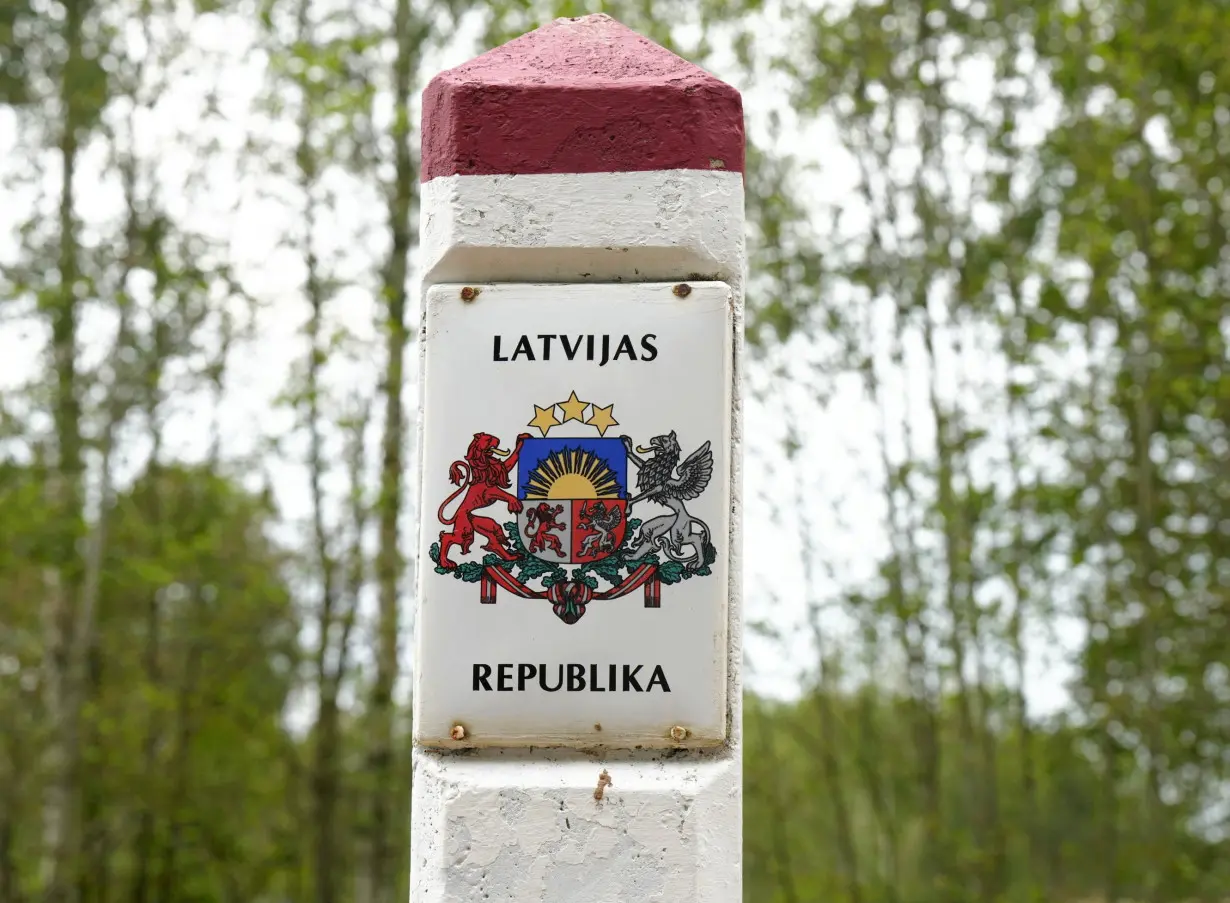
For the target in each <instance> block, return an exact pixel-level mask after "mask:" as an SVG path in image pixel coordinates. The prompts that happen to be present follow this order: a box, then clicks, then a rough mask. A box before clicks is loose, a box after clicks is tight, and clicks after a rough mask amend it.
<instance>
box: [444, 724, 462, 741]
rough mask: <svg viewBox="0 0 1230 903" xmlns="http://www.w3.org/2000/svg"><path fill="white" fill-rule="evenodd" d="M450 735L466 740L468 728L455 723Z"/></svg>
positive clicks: (455, 738) (456, 738)
mask: <svg viewBox="0 0 1230 903" xmlns="http://www.w3.org/2000/svg"><path fill="white" fill-rule="evenodd" d="M448 735H449V736H450V737H452V738H453V739H454V740H464V739H465V738H466V729H465V728H464V727H462V726H461V725H460V724H454V725H453V729H452V730H451V731H449V732H448Z"/></svg>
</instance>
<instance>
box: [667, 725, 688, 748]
mask: <svg viewBox="0 0 1230 903" xmlns="http://www.w3.org/2000/svg"><path fill="white" fill-rule="evenodd" d="M671 739H672V740H674V741H675V742H676V743H682V742H683V741H684V740H686V739H688V729H687V728H686V727H680V726H679V725H677V724H676V725H675V726H674V727H672V728H671Z"/></svg>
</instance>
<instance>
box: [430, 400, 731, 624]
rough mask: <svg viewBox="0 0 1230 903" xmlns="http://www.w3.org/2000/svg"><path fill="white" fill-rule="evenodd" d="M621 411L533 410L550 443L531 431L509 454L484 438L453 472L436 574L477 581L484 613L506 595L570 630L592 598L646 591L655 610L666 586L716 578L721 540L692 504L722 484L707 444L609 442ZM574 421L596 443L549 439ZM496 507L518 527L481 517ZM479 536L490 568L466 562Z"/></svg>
mask: <svg viewBox="0 0 1230 903" xmlns="http://www.w3.org/2000/svg"><path fill="white" fill-rule="evenodd" d="M613 411H614V405H608V406H606V407H599V406H598V405H597V404H593V403H590V402H586V401H581V400H580V399H579V398H578V397H577V394H576V392H573V393H571V395H570V396H569V398H568V400H567V401H561V402H556V403H555V404H551V405H547V406H545V407H539V406H538V405H534V419H533V420H531V421H530V422H529V424H528V426H530V427H531V428H534V429H537V430H538V431H539V432H540V434H541V435H540V436H537V437H536V436H534V435H533V434H531V433H526V432H523V433H521V434H519V435H518V436H517V438H516V442H515V444H514V445H513V447H512V449H511V450H508V449H503V448H501V447H500V440H499V439H498V438H497V437H496V436H494V435H492V434H491V433H485V432H478V433H475V434H474V437H473V439H472V440H471V441H470V446H469V448H468V449H467V450H466V454H465V458H464V459H462V460H457V461H454V462H453V463H452V465H451V466H450V467H449V474H448V475H449V480H450V481H451V482H452V483H453V484H454V485H455V486H456V487H457V488H456V490H454V491H453V493H452V494H451V495H449V496H448V497H447V498H446V499H445V500H444V501H443V502H442V503H441V504H440V508H439V511H438V513H437V516H438V518H439V520H440V523H441V524H442V525H443V526H444V527H445V528H446V529H444V530H442V531H441V532H440V540H439V542H436V543H433V544H432V546H431V550H430V554H431V560H432V561H433V562H434V563H435V566H436V567H435V570H436V573H438V574H443V575H450V574H451V575H452V576H453V577H454V578H455V579H459V580H463V581H465V582H467V583H478V584H479V600H480V601H481V602H483V603H484V604H494V603H495V601H496V596H497V593H498V591H499V590H500V589H504V590H505V591H506V592H510V593H512V594H513V595H515V596H519V597H521V598H524V599H546V600H548V601H550V602H551V604H552V608H553V610H554V611H555V614H556V615H557V616H558V617H559V618H560V619H561V620H562V621H563V622H564V623H565V624H575V623H576V622H577V621H579V620H580V619H581V616H582V615H584V614H585V607H586V606H587V605H588V604H589V603H590V602H592V601H594V600H604V599H617V598H619V597H621V596H626V595H628V594H630V593H634V592H636V591H637V590H642V591H643V594H644V601H645V607H646V608H658V607H660V605H661V602H662V585H663V584H667V585H670V584H674V583H678V582H679V581H681V580H690V579H692V578H693V577H705V576H709V575H710V573H711V571H710V565H711V564H713V562H714V561H715V560H716V558H717V551H716V549H715V547H714V544H713V537H712V536H711V535H710V532H709V527H708V525H707V524H706V523H705V522H704V521H703V520H701V519H700V518H698V517H696V516H695V515H693V514H692V513H690V512H689V511H688V509H687V507H686V504H685V503H686V502H689V501H692V500H693V499H696V498H698V497H699V496H700V495H701V494H702V493H703V492H704V491H705V489H706V487H707V486H708V485H709V482H710V480H711V479H712V477H713V451H712V449H711V448H710V447H709V442H708V441H706V442H704V443H703V444H702V445H701V446H700V447H699V448H697V449H696V450H695V451H693V452H692V453H691V454H690V455H688V456H687V457H683V455H682V448H681V446H680V444H679V438H678V436H677V435H676V433H675V431H673V430H672V431H671V432H669V433H666V434H664V435H660V436H654V437H653V438H651V439H650V440H649V443H648V445H644V446H642V445H636V444H634V443H633V441H632V439H631V437H629V436H626V435H620V436H618V437H613V436H612V437H608V436H607V435H606V434H607V432H608V431H609V430H610V429H611V428H612V427H615V426H618V425H619V422H618V421H617V420H615V418H614V416H613ZM586 412H588V416H586ZM561 413H562V414H563V419H562V420H561V419H560V417H559V415H560V414H561ZM572 420H575V421H578V422H579V423H580V424H582V425H584V426H588V427H591V428H592V429H593V431H594V432H596V433H597V435H596V436H594V435H592V434H591V435H588V436H579V437H567V438H565V437H560V436H555V437H551V436H549V435H548V434H549V433H550V431H551V429H552V428H553V427H557V426H561V425H562V424H564V423H567V422H568V421H572ZM630 468H635V471H636V472H635V486H634V485H633V480H632V478H631V476H630V474H629V470H630ZM514 489H515V492H516V494H515V495H514V494H513V491H512V490H514ZM492 506H498V507H497V508H496V509H494V510H493V511H492V512H491V513H495V511H498V510H499V508H506V509H507V511H508V512H509V515H510V516H511V515H515V519H512V520H508V521H506V522H504V523H500V522H498V521H497V520H496V519H495V518H494V517H492V516H491V513H484V512H487V511H488V509H492ZM475 538H481V540H482V546H481V548H480V552H479V553H475V554H476V555H477V554H481V555H482V557H481V560H473V558H471V560H460V559H459V558H458V557H457V556H461V557H462V558H464V557H465V556H470V555H471V546H472V544H473V542H474V540H475Z"/></svg>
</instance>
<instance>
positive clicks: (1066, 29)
mask: <svg viewBox="0 0 1230 903" xmlns="http://www.w3.org/2000/svg"><path fill="white" fill-rule="evenodd" d="M599 11H602V12H608V13H610V14H612V15H614V16H615V17H616V18H618V19H620V20H621V21H622V22H624V23H625V24H627V25H629V26H631V27H633V28H635V29H637V30H639V31H641V32H643V33H645V34H648V35H650V36H652V37H653V38H655V39H656V40H658V41H660V42H662V43H664V44H666V45H667V46H669V47H671V48H672V49H675V50H676V51H677V52H679V53H680V54H681V55H683V56H686V57H687V58H689V59H692V60H694V61H696V62H698V63H700V64H702V65H705V66H706V67H707V68H709V69H710V70H711V71H713V72H715V73H716V74H717V75H719V76H721V77H723V78H725V79H726V80H728V81H731V82H732V83H734V84H735V85H737V86H739V87H740V89H741V90H743V91H744V93H745V104H746V108H747V111H748V128H749V136H750V148H749V163H748V168H747V204H748V213H749V216H748V241H749V248H750V251H751V281H750V283H749V294H748V304H749V319H748V322H749V327H748V336H747V338H748V342H749V351H750V357H751V363H750V368H749V384H750V385H749V388H750V391H751V393H752V401H751V403H750V406H749V414H748V418H749V419H748V423H749V433H750V434H751V436H752V439H751V443H750V448H749V454H750V455H751V456H752V462H751V463H752V464H753V465H754V466H751V467H749V468H748V472H749V485H748V496H749V501H748V509H747V518H748V527H749V531H748V532H749V540H748V552H749V560H750V564H749V574H748V588H747V598H748V603H747V604H748V610H749V616H750V618H751V620H752V623H751V625H750V627H749V631H750V633H751V636H750V637H749V645H748V662H747V669H748V675H749V694H748V698H747V711H746V734H747V750H746V766H745V767H746V809H745V818H746V830H745V847H746V876H745V886H746V891H745V895H746V899H747V900H748V901H755V903H779V901H780V903H804V901H823V903H838V901H841V903H880V901H883V903H914V901H919V903H925V901H936V903H939V901H944V903H950V901H969V903H974V901H978V903H991V901H1020V903H1027V901H1030V903H1032V901H1060V903H1069V901H1071V903H1075V901H1095V900H1096V901H1120V900H1122V901H1129V900H1130V901H1150V903H1159V901H1170V900H1175V901H1178V900H1184V901H1189V900H1190V901H1197V900H1198V901H1210V903H1212V901H1219V903H1220V901H1225V900H1227V899H1230V783H1228V780H1230V664H1228V660H1230V655H1228V654H1227V649H1228V648H1230V623H1228V619H1230V605H1228V597H1230V508H1228V506H1230V479H1228V476H1230V475H1228V473H1227V471H1228V468H1230V464H1228V462H1230V429H1228V423H1230V417H1228V414H1230V370H1228V369H1227V342H1228V340H1230V305H1228V304H1227V298H1228V296H1230V251H1228V247H1230V245H1228V242H1227V229H1228V228H1230V166H1228V161H1230V55H1227V53H1226V46H1227V45H1226V42H1227V39H1228V36H1230V5H1227V4H1226V3H1224V2H1217V0H1168V2H1163V0H880V2H849V0H845V2H837V0H834V2H813V3H810V4H809V3H805V2H800V0H622V2H616V0H612V2H608V3H602V2H590V3H573V2H567V0H561V2H549V0H533V2H520V3H518V2H513V0H492V2H489V3H482V2H470V0H441V2H436V3H422V2H419V3H411V0H351V2H346V3H339V2H336V0H195V2H194V0H0V180H2V183H0V903H16V901H22V903H26V901H30V903H33V901H49V903H113V901H122V900H123V901H132V903H198V901H199V903H205V901H211V903H213V901H228V903H229V901H234V903H240V901H243V903H253V901H294V903H298V901H304V903H307V901H313V903H351V901H353V903H401V901H404V900H405V899H406V897H407V881H408V869H409V861H408V854H407V853H408V836H407V829H408V807H409V799H410V770H409V761H410V757H409V748H408V741H407V727H408V720H409V719H408V713H409V698H408V692H407V679H406V678H407V674H408V670H409V668H410V666H411V665H412V662H411V660H410V658H409V655H408V651H407V650H408V646H409V644H408V642H407V640H408V637H409V635H410V631H411V629H412V625H411V624H410V623H409V620H408V615H407V613H408V612H409V611H410V610H411V608H412V606H411V601H412V597H411V588H412V587H413V577H414V574H413V566H412V565H413V562H411V561H409V560H408V556H407V538H408V536H409V535H410V531H411V526H412V523H413V517H414V512H413V511H412V510H410V506H409V503H408V498H407V487H406V485H405V475H406V474H407V473H408V472H410V469H411V467H412V465H413V462H412V461H411V460H410V459H409V455H410V451H408V448H409V446H408V443H407V441H406V438H407V425H408V423H410V422H412V420H413V417H414V411H413V407H412V406H413V404H414V398H415V396H416V390H415V387H414V378H415V374H414V372H413V370H414V368H413V366H412V365H408V363H407V362H408V361H413V360H414V357H413V355H414V353H415V348H414V344H415V332H416V329H415V325H414V324H415V323H416V317H417V314H416V292H417V289H416V283H415V278H416V274H415V260H416V248H417V240H418V236H417V231H416V228H417V216H418V208H417V201H418V173H417V170H416V162H417V147H418V134H417V117H418V112H417V111H418V98H419V95H420V92H421V90H422V88H423V86H424V84H425V83H426V81H427V80H428V79H429V78H430V77H431V75H433V74H434V73H435V72H437V71H439V70H440V69H441V68H443V67H445V66H447V65H452V64H455V63H458V62H460V61H462V60H464V59H466V58H468V57H470V56H472V55H474V54H475V53H477V52H478V51H479V50H481V49H482V48H485V47H490V46H494V45H495V44H496V43H498V42H501V41H503V40H506V39H508V38H511V37H513V36H515V35H517V34H520V33H522V32H524V31H527V30H529V29H530V28H533V27H535V26H537V25H539V24H541V23H543V22H545V21H548V20H550V19H551V18H553V17H556V16H565V15H579V14H583V13H589V12H599ZM769 387H773V390H774V391H773V392H771V393H770V392H768V391H767V389H768V388H769ZM767 473H772V474H773V478H772V479H771V480H770V479H769V478H767V477H766V476H764V474H767Z"/></svg>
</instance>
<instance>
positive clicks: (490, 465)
mask: <svg viewBox="0 0 1230 903" xmlns="http://www.w3.org/2000/svg"><path fill="white" fill-rule="evenodd" d="M529 438H530V434H529V433H522V434H521V435H519V436H518V437H517V447H516V448H515V449H514V450H513V453H512V454H511V455H509V456H508V458H507V460H504V461H501V460H500V459H499V458H498V457H497V454H502V452H499V451H498V449H499V445H500V440H499V439H497V438H496V437H495V436H492V435H489V434H487V433H475V434H474V438H473V439H472V440H471V441H470V447H469V448H468V449H467V450H466V459H465V460H464V461H454V462H453V463H452V466H450V467H449V469H448V478H449V481H450V482H452V483H453V484H454V485H456V486H457V487H458V488H457V490H456V491H455V492H454V493H453V494H452V495H450V496H449V497H448V498H447V499H445V500H444V501H443V502H442V503H441V505H440V510H439V512H438V513H437V516H438V517H439V518H440V523H442V524H444V525H445V526H446V527H452V528H453V529H452V530H443V531H441V533H440V566H441V567H444V568H450V569H452V568H455V567H457V564H456V562H454V561H450V560H449V557H448V553H449V550H450V549H451V548H452V547H453V546H455V545H457V546H461V553H462V554H463V555H464V554H467V553H468V552H469V551H470V544H471V543H473V542H474V534H475V533H479V534H481V535H483V536H485V537H487V543H486V545H484V546H483V548H484V549H486V550H487V551H488V552H494V553H495V554H496V555H499V556H500V557H501V558H503V559H504V560H505V561H512V560H514V559H515V558H517V557H518V556H517V554H516V553H515V552H512V551H510V550H509V549H508V537H507V536H506V535H505V534H504V529H503V528H502V527H501V526H500V525H499V524H497V523H496V522H495V521H494V520H493V519H491V518H490V517H484V516H483V515H480V514H475V513H474V512H475V511H477V510H478V509H480V508H486V507H487V506H488V505H492V504H495V503H496V502H503V503H504V504H506V505H508V510H509V511H511V512H512V513H513V514H516V513H517V512H518V511H520V510H521V502H520V501H519V500H518V499H517V498H516V497H515V496H512V495H510V494H509V493H507V492H505V491H504V489H505V487H507V486H508V485H509V482H508V473H509V471H510V470H512V469H513V467H514V466H516V464H517V457H518V456H519V455H520V454H521V443H523V442H524V441H525V440H526V439H529ZM463 492H464V493H465V498H463V499H462V500H461V504H460V505H458V506H457V510H456V511H455V512H454V513H453V515H452V516H451V517H446V516H445V514H444V509H445V508H447V507H448V506H449V505H451V504H452V503H453V500H454V499H456V498H457V496H459V495H461V494H462V493H463Z"/></svg>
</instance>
